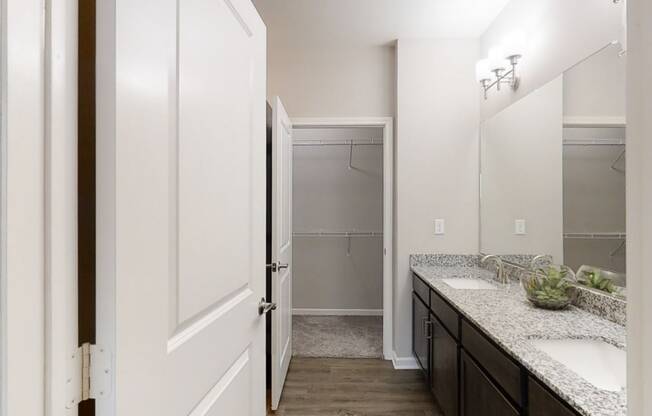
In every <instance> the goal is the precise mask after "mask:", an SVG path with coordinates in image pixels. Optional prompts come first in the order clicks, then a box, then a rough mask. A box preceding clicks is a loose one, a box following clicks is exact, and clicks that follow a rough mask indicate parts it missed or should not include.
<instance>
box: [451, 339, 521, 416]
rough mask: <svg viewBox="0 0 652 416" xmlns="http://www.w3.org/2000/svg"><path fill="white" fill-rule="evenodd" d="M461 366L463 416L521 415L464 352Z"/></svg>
mask: <svg viewBox="0 0 652 416" xmlns="http://www.w3.org/2000/svg"><path fill="white" fill-rule="evenodd" d="M461 364H462V366H461V376H462V383H461V385H462V394H461V410H462V411H461V413H460V415H461V416H478V415H483V416H518V415H519V412H518V411H517V410H516V409H515V408H514V407H513V406H512V405H511V404H510V402H509V400H508V399H507V398H506V397H505V396H503V394H502V393H501V392H500V390H498V389H497V388H496V386H494V384H493V383H492V382H491V380H489V378H488V377H487V376H486V375H485V374H484V372H483V371H482V369H481V368H480V367H479V366H478V365H477V364H476V363H475V362H474V361H473V359H472V358H471V357H470V356H469V355H468V354H466V353H465V352H464V351H462V360H461Z"/></svg>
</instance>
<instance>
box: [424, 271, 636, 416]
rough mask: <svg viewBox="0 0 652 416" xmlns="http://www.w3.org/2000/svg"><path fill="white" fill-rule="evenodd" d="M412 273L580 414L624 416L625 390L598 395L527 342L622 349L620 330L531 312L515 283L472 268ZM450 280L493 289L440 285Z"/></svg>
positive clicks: (585, 317) (573, 311) (571, 316)
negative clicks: (584, 341)
mask: <svg viewBox="0 0 652 416" xmlns="http://www.w3.org/2000/svg"><path fill="white" fill-rule="evenodd" d="M412 271H413V272H414V273H416V274H417V275H419V276H420V277H421V278H423V279H424V280H425V281H426V282H428V283H429V285H430V286H431V287H432V288H433V289H434V290H436V291H437V292H438V293H439V294H440V295H442V296H443V297H444V298H445V299H447V300H448V301H449V302H450V303H451V304H452V305H454V306H455V307H457V309H459V311H460V312H461V313H462V315H464V317H465V318H466V319H468V320H469V321H471V322H473V323H474V324H475V325H476V326H477V327H478V328H480V329H481V330H482V331H483V332H484V333H485V334H486V335H488V336H489V337H490V338H491V339H493V340H494V341H495V342H496V343H497V344H498V345H500V346H501V347H502V348H503V349H504V350H505V351H506V352H507V353H508V354H510V355H511V356H512V357H513V358H514V359H515V360H517V361H518V362H520V363H521V364H522V365H523V366H524V367H526V368H527V369H528V370H529V371H530V372H532V373H533V374H535V375H536V376H537V377H538V378H539V379H540V380H541V381H543V382H544V383H545V384H546V385H547V386H548V387H549V388H550V389H552V390H553V391H555V392H556V393H557V394H558V395H559V396H560V397H562V398H563V399H564V400H566V401H567V402H568V403H569V404H570V405H571V406H573V407H574V408H575V409H576V410H577V411H578V412H579V413H580V414H582V415H587V416H618V415H623V416H625V415H626V414H627V394H626V390H625V389H623V390H621V391H620V392H612V391H607V390H602V389H599V388H597V387H595V386H593V385H592V384H590V383H589V382H587V381H585V380H584V379H583V378H581V377H580V376H579V375H577V374H575V373H574V372H572V371H571V370H568V369H567V368H565V367H563V366H562V365H561V364H559V363H557V362H556V361H554V360H553V359H552V358H550V357H549V356H548V355H546V354H545V353H543V352H541V351H539V350H538V349H536V348H535V347H534V346H533V345H532V344H531V343H530V342H529V339H530V338H548V339H562V338H593V339H601V340H604V341H607V342H609V343H611V344H613V345H615V346H617V347H620V348H625V339H626V329H625V327H624V326H622V325H618V324H616V323H613V322H610V321H607V320H606V319H603V318H601V317H598V316H596V315H593V314H591V313H589V312H586V311H584V310H581V309H578V308H576V307H574V306H571V307H569V308H568V309H566V310H563V311H548V310H543V309H538V308H535V307H534V306H532V305H531V304H530V303H529V301H528V300H527V299H526V298H525V293H524V291H523V289H522V288H521V287H520V285H519V284H518V283H516V282H513V283H510V284H509V285H500V284H498V283H496V282H495V281H494V280H493V277H494V273H492V272H489V271H487V270H485V269H481V268H479V267H477V266H475V267H474V266H435V265H413V266H412ZM451 277H466V278H470V277H475V278H482V279H486V280H491V281H494V283H496V284H497V286H498V287H499V289H497V290H466V289H454V288H452V287H450V286H448V285H447V284H445V283H444V282H442V281H441V279H442V278H451Z"/></svg>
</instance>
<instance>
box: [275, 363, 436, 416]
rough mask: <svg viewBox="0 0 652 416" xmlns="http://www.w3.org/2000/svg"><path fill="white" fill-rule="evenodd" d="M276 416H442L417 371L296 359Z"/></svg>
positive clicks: (384, 366) (382, 364) (291, 367)
mask: <svg viewBox="0 0 652 416" xmlns="http://www.w3.org/2000/svg"><path fill="white" fill-rule="evenodd" d="M268 415H276V416H440V415H441V413H440V412H439V410H438V408H437V405H436V404H435V402H434V400H433V399H432V396H431V394H430V392H429V391H428V389H427V386H426V384H425V382H424V380H423V376H422V375H421V373H420V372H419V371H417V370H394V368H393V366H392V363H391V361H385V360H379V359H339V358H299V357H295V358H293V359H292V363H291V364H290V371H289V372H288V376H287V380H286V382H285V388H284V390H283V397H282V398H281V404H280V406H279V409H278V410H277V411H276V412H271V411H270V412H268Z"/></svg>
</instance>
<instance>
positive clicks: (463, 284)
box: [441, 278, 496, 290]
mask: <svg viewBox="0 0 652 416" xmlns="http://www.w3.org/2000/svg"><path fill="white" fill-rule="evenodd" d="M441 280H442V281H443V282H444V283H446V284H447V285H448V286H450V287H452V288H453V289H476V290H477V289H485V290H486V289H496V286H494V285H492V284H491V283H489V282H487V281H486V280H482V279H466V278H454V279H441Z"/></svg>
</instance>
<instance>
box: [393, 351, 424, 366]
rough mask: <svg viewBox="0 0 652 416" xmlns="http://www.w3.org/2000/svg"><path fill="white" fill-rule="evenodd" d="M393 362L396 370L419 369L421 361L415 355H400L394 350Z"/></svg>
mask: <svg viewBox="0 0 652 416" xmlns="http://www.w3.org/2000/svg"><path fill="white" fill-rule="evenodd" d="M392 364H394V369H395V370H418V369H419V368H421V367H419V363H417V359H416V358H414V357H413V356H409V357H398V356H397V355H396V352H394V358H392Z"/></svg>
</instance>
